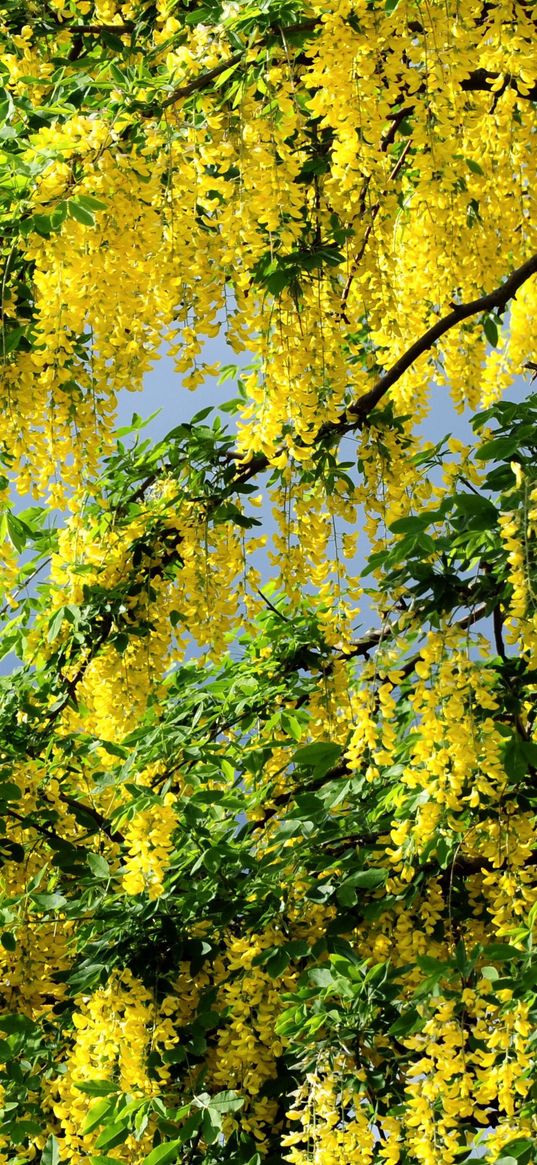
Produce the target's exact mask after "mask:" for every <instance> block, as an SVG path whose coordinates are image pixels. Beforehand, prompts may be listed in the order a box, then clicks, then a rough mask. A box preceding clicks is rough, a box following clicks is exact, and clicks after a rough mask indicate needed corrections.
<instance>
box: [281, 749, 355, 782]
mask: <svg viewBox="0 0 537 1165" xmlns="http://www.w3.org/2000/svg"><path fill="white" fill-rule="evenodd" d="M342 752H343V749H342V746H341V745H340V744H334V743H333V742H332V741H331V740H319V741H316V743H315V744H306V745H305V746H304V748H299V749H298V751H297V752H295V754H294V756H293V758H292V759H293V764H295V765H297V766H298V767H299V768H308V769H310V768H311V769H313V775H314V776H315V777H319V778H320V777H324V776H325V774H326V773H328V772H329V771H330V769H332V768H334V767H335V765H336V764H337V762H338V760H339V758H340V756H341V753H342Z"/></svg>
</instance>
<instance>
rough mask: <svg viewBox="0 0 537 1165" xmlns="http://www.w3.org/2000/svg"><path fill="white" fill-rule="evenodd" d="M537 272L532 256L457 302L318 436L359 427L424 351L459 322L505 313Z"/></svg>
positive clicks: (534, 258)
mask: <svg viewBox="0 0 537 1165" xmlns="http://www.w3.org/2000/svg"><path fill="white" fill-rule="evenodd" d="M536 273H537V255H532V257H531V259H528V260H527V262H526V263H523V264H522V266H521V267H517V269H516V270H515V271H513V274H512V275H510V276H509V278H508V279H506V280H505V283H502V284H501V285H500V287H497V288H496V289H495V290H494V291H490V292H489V293H488V294H487V295H482V296H480V298H479V299H473V300H471V301H470V303H459V304H456V306H455V307H454V308H453V310H452V311H451V312H450V313H449V315H447V316H444V317H443V319H440V320H438V321H437V322H436V324H433V326H432V327H431V328H428V330H427V331H426V332H424V333H423V335H422V336H420V338H419V339H418V340H416V341H415V343H414V344H411V346H410V348H407V350H406V352H404V353H403V355H402V356H400V357H399V359H398V360H396V361H395V364H392V366H391V368H389V369H388V371H387V372H385V373H384V375H383V376H381V377H380V380H378V381H377V383H376V384H375V386H374V387H373V388H372V389H371V391H370V392H366V393H365V394H364V396H361V397H360V398H359V400H357V401H356V402H355V404H353V405H351V407H350V408H349V410H348V412H347V414H346V416H345V417H343V418H342V420H341V421H336V422H335V423H334V424H333V425H330V426H328V425H327V426H325V427H324V430H321V433H328V432H329V431H331V432H338V431H342V432H348V431H349V430H350V429H353V428H355V427H356V425H360V424H361V422H362V421H363V420H365V418H366V417H367V416H369V414H370V413H371V412H372V410H373V409H374V408H376V406H377V405H378V404H379V403H380V401H381V400H382V398H383V397H384V396H386V393H387V392H389V390H390V388H392V387H393V385H394V384H397V381H398V380H400V379H401V377H402V376H403V375H404V373H405V372H408V369H409V368H411V367H412V365H413V364H415V363H416V360H418V359H419V357H420V356H423V355H424V353H425V352H428V351H430V349H431V348H433V347H434V345H435V344H436V343H437V341H438V340H440V339H441V337H442V336H445V334H446V332H449V331H451V329H452V328H455V327H456V326H457V324H460V323H462V321H463V320H467V319H469V318H470V317H471V316H475V315H481V314H482V313H483V312H489V311H493V310H494V309H496V311H504V310H505V308H506V307H507V304H508V303H509V300H510V299H513V297H514V296H515V295H516V293H517V291H518V290H519V289H520V288H521V287H522V286H523V284H524V283H526V282H527V280H528V279H531V276H532V275H535V274H536Z"/></svg>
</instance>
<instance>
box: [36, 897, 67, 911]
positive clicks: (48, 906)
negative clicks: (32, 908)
mask: <svg viewBox="0 0 537 1165" xmlns="http://www.w3.org/2000/svg"><path fill="white" fill-rule="evenodd" d="M32 902H35V904H36V906H40V907H41V909H42V910H59V909H60V908H61V907H62V906H65V904H66V902H67V898H66V897H65V895H64V894H32Z"/></svg>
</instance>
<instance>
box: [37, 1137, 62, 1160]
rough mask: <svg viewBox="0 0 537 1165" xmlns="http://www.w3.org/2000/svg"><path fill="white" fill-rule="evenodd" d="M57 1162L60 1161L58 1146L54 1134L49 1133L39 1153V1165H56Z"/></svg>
mask: <svg viewBox="0 0 537 1165" xmlns="http://www.w3.org/2000/svg"><path fill="white" fill-rule="evenodd" d="M59 1161H61V1157H60V1146H59V1145H58V1142H57V1140H56V1137H55V1136H54V1134H53V1133H51V1134H50V1137H49V1138H48V1141H47V1143H46V1145H45V1148H44V1149H43V1152H42V1153H41V1165H58V1162H59Z"/></svg>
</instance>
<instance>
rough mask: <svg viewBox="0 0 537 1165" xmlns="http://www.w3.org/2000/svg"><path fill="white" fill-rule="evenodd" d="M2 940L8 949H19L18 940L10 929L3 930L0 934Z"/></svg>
mask: <svg viewBox="0 0 537 1165" xmlns="http://www.w3.org/2000/svg"><path fill="white" fill-rule="evenodd" d="M0 942H1V943H2V946H3V948H4V950H6V951H16V949H17V940H16V938H15V935H14V934H12V933H11V931H10V930H4V931H3V933H2V935H0Z"/></svg>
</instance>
